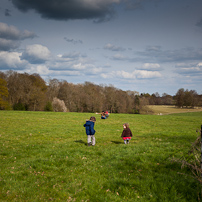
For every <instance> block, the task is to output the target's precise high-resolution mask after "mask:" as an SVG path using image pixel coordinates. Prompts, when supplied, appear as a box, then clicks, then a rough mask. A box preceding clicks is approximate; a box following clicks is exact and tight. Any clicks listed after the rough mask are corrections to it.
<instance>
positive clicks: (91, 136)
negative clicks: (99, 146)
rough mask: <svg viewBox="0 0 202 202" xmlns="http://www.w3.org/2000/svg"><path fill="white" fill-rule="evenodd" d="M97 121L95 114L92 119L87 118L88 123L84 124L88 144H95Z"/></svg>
mask: <svg viewBox="0 0 202 202" xmlns="http://www.w3.org/2000/svg"><path fill="white" fill-rule="evenodd" d="M95 121H96V118H95V117H94V116H91V117H90V120H86V123H85V124H84V125H83V126H84V127H85V128H86V135H87V142H88V146H91V145H92V146H95V130H94V125H95Z"/></svg>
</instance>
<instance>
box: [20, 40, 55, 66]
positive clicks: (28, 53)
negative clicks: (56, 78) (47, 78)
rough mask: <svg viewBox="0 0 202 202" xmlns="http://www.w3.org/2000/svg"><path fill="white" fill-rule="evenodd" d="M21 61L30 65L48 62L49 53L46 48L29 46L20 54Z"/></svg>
mask: <svg viewBox="0 0 202 202" xmlns="http://www.w3.org/2000/svg"><path fill="white" fill-rule="evenodd" d="M22 59H25V60H27V61H29V62H30V63H32V64H40V63H44V62H46V61H47V60H50V59H51V53H50V51H49V50H48V48H47V47H45V46H42V45H40V44H34V45H29V46H27V47H26V50H25V51H24V53H23V54H22Z"/></svg>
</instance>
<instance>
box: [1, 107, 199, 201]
mask: <svg viewBox="0 0 202 202" xmlns="http://www.w3.org/2000/svg"><path fill="white" fill-rule="evenodd" d="M91 115H94V116H96V118H97V121H96V123H95V130H96V135H95V136H96V145H95V146H94V147H88V146H87V136H86V134H85V128H84V127H83V124H84V123H85V120H86V119H89V118H90V116H91ZM0 117H1V119H0V201H26V202H27V201H30V202H33V201H79V202H82V201H83V202H84V201H92V202H94V201H95V202H96V201H98V202H105V201H109V202H112V201H113V202H114V201H123V202H125V201H131V202H134V201H138V202H139V201H140V202H143V201H146V202H147V201H151V202H156V201H159V202H162V201H163V202H172V201H180V202H183V201H189V202H190V201H197V200H198V195H199V193H200V191H201V187H200V185H199V183H198V182H197V181H195V180H194V179H192V178H191V177H188V176H186V175H180V174H178V172H180V173H185V174H188V175H191V172H190V170H188V169H186V168H185V169H183V170H182V169H181V165H179V164H177V163H173V162H171V160H170V159H171V158H172V157H175V158H180V157H182V156H185V157H186V156H187V155H188V154H187V153H188V150H189V148H190V146H191V143H192V142H194V141H195V139H196V137H197V134H196V133H195V131H196V129H199V128H200V127H201V124H202V119H201V118H202V112H195V113H183V114H173V115H166V116H156V115H128V114H111V115H110V117H109V119H107V120H101V119H99V117H100V116H99V115H95V114H89V113H53V112H17V111H0ZM125 122H128V123H129V124H130V128H131V130H132V132H133V135H134V137H133V138H132V140H131V142H130V144H129V145H124V144H123V140H122V139H121V138H120V136H121V133H122V130H123V129H122V124H123V123H125Z"/></svg>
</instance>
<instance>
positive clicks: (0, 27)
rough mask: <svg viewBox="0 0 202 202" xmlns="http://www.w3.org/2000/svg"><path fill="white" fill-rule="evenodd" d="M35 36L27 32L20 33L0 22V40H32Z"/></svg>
mask: <svg viewBox="0 0 202 202" xmlns="http://www.w3.org/2000/svg"><path fill="white" fill-rule="evenodd" d="M34 37H36V34H35V33H33V32H30V31H28V30H24V31H20V30H18V29H17V28H16V27H14V26H12V25H11V26H9V25H7V24H5V23H2V22H0V38H3V39H10V40H24V39H28V38H34Z"/></svg>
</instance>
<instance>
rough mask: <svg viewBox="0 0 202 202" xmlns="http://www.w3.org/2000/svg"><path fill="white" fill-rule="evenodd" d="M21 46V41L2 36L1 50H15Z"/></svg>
mask: <svg viewBox="0 0 202 202" xmlns="http://www.w3.org/2000/svg"><path fill="white" fill-rule="evenodd" d="M19 46H20V42H19V41H12V40H6V39H2V38H0V51H9V50H14V49H16V48H18V47H19Z"/></svg>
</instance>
